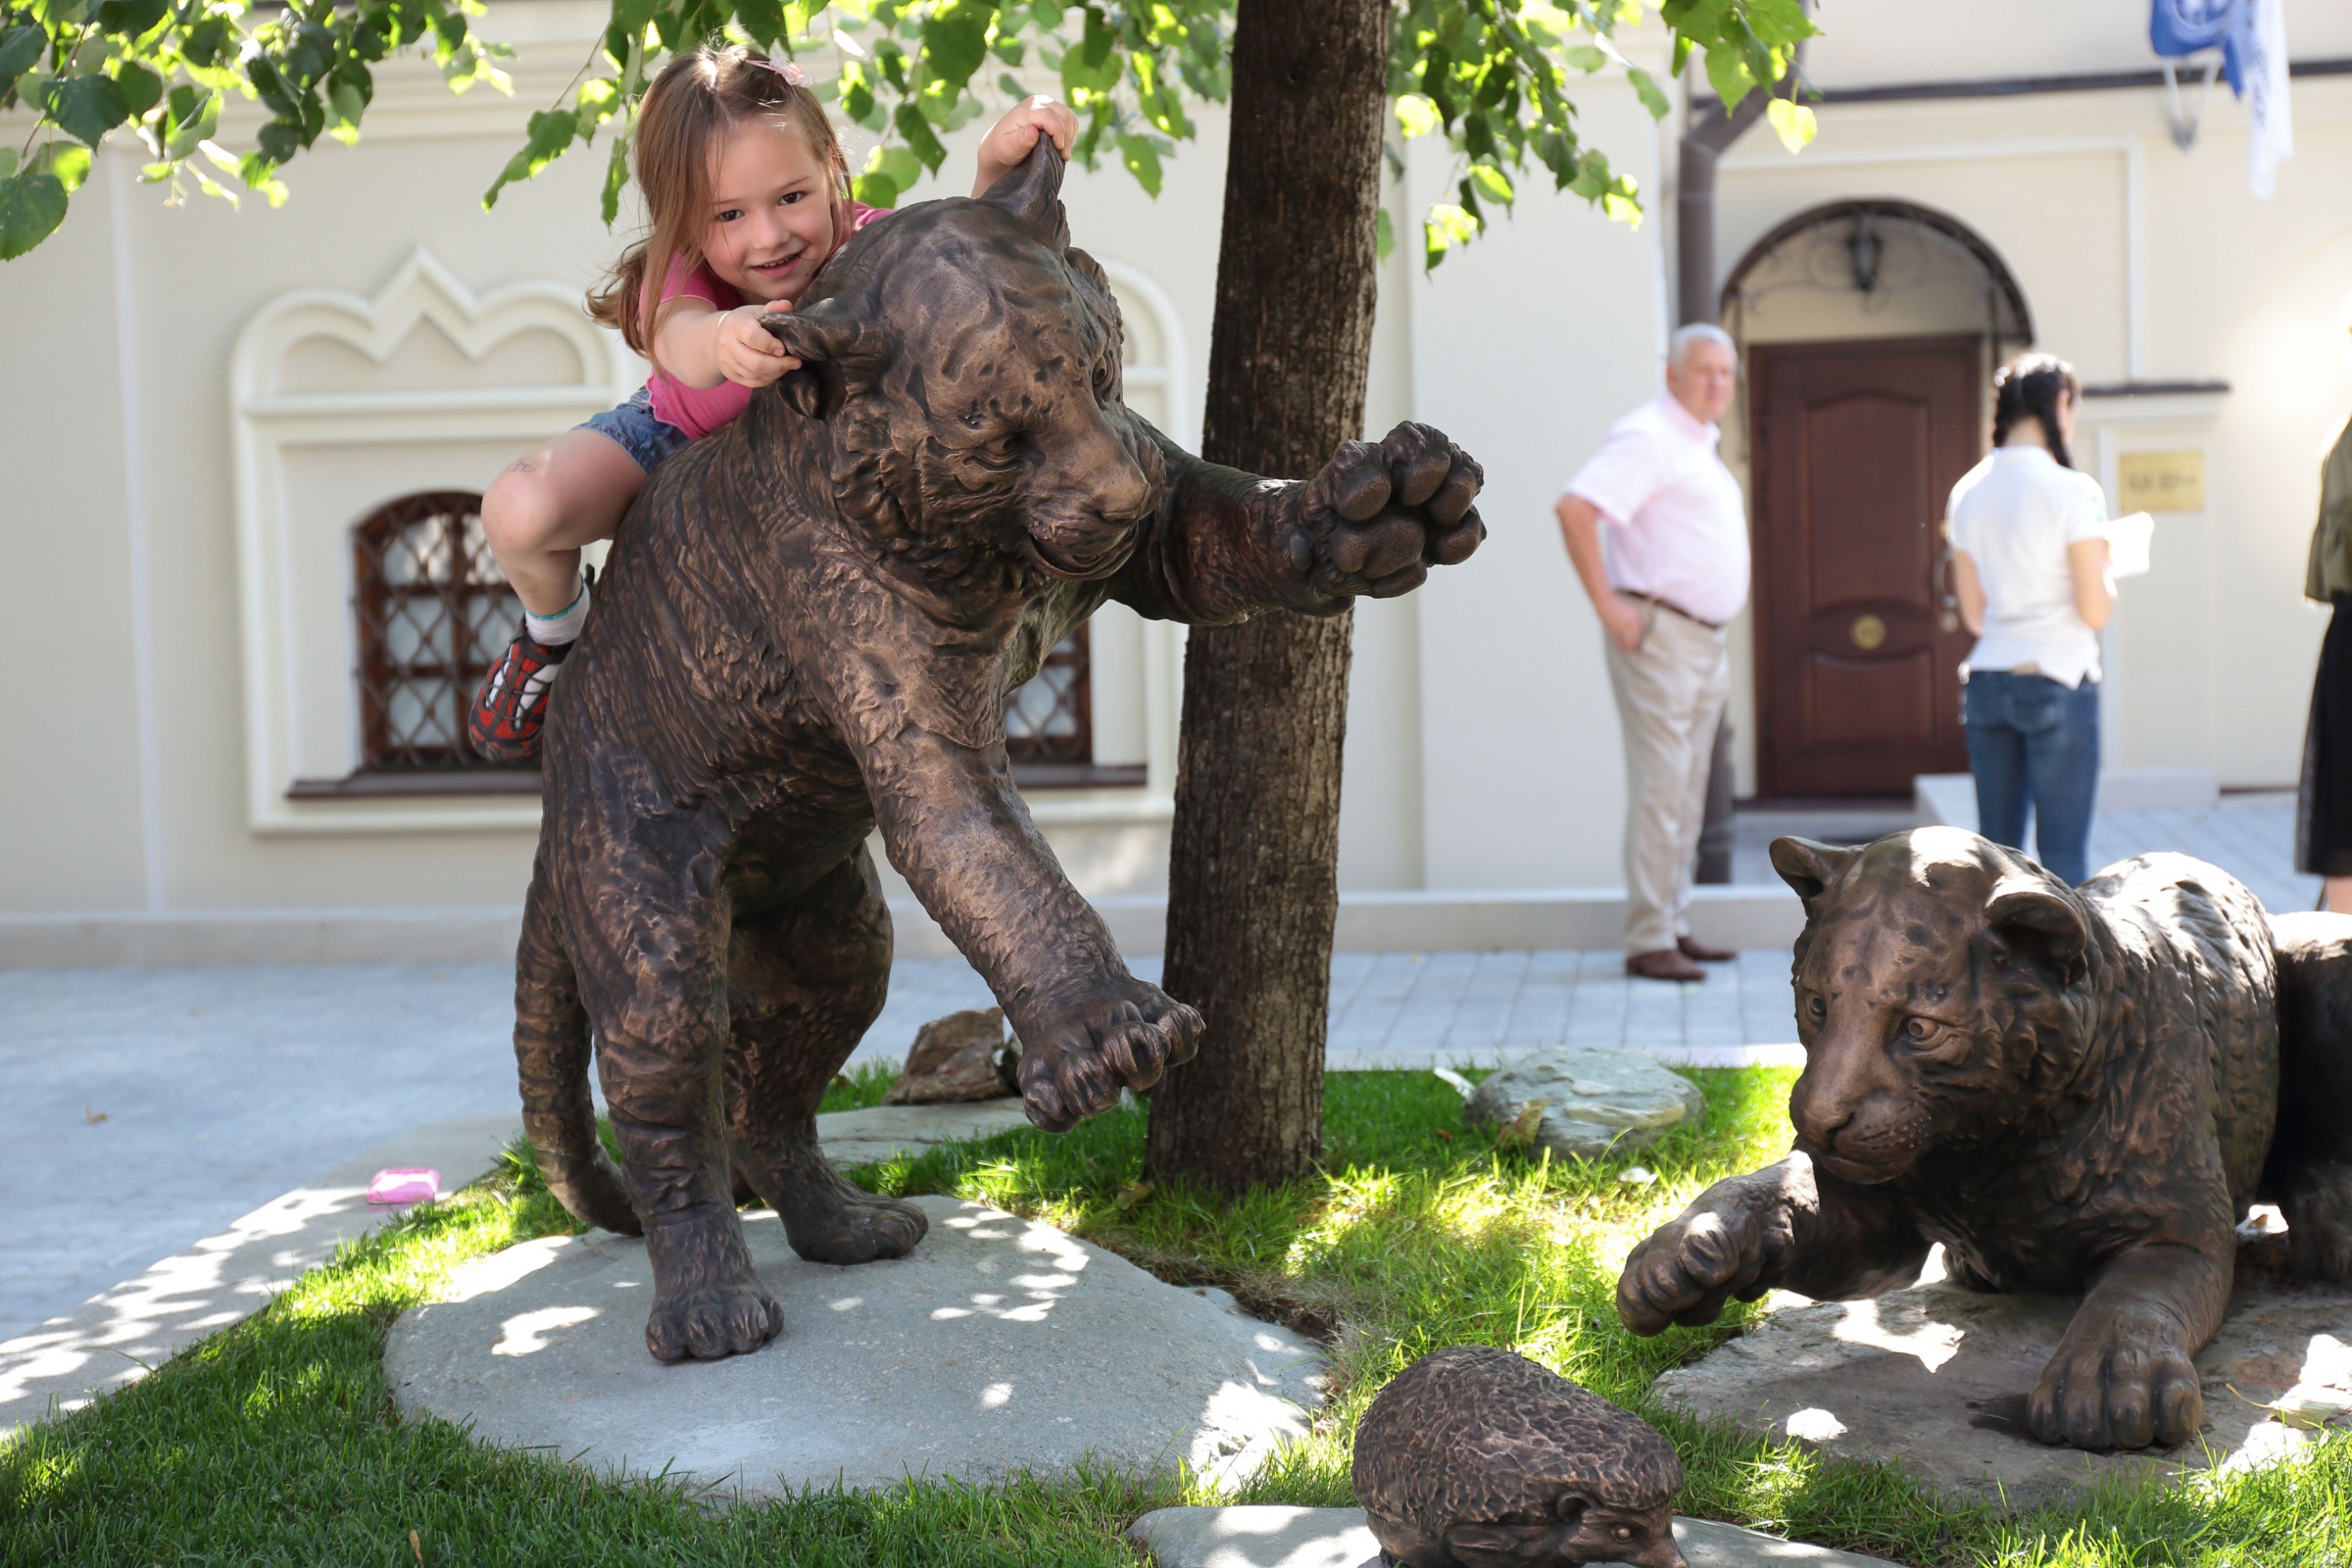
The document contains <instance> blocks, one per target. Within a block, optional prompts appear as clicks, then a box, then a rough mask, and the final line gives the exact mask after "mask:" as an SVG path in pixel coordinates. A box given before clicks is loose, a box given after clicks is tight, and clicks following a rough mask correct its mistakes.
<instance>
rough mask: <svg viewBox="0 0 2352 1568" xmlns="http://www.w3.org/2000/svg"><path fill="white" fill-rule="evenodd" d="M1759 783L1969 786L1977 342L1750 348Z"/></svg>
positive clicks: (1837, 787)
mask: <svg viewBox="0 0 2352 1568" xmlns="http://www.w3.org/2000/svg"><path fill="white" fill-rule="evenodd" d="M1751 355H1752V360H1751V364H1750V368H1749V376H1748V410H1749V415H1748V427H1749V432H1750V440H1749V444H1748V450H1749V452H1750V453H1751V454H1752V458H1751V461H1752V463H1753V472H1752V475H1751V479H1752V492H1753V495H1754V503H1755V534H1756V564H1755V606H1756V613H1755V628H1756V709H1757V715H1756V716H1757V741H1758V747H1757V759H1756V760H1757V772H1758V775H1759V778H1758V784H1759V785H1760V787H1761V790H1762V793H1764V794H1766V795H1775V796H1834V795H1872V796H1901V797H1905V798H1908V797H1909V796H1910V794H1911V780H1912V778H1913V776H1914V775H1916V774H1920V773H1953V772H1965V771H1967V768H1968V744H1967V740H1966V738H1965V736H1964V735H1963V733H1962V730H1961V726H1960V673H1959V671H1960V661H1961V660H1962V659H1964V658H1966V657H1967V654H1968V647H1969V641H1970V639H1969V636H1968V634H1967V632H1966V631H1964V630H1962V629H1961V627H1960V623H1959V618H1958V616H1957V615H1956V614H1954V613H1952V612H1951V610H1950V608H1949V606H1948V605H1947V604H1946V602H1945V597H1944V595H1945V589H1944V586H1943V583H1942V580H1941V579H1942V558H1943V509H1944V502H1945V501H1946V499H1948V498H1949V496H1950V494H1951V489H1952V485H1953V484H1954V482H1956V481H1957V480H1958V479H1959V478H1960V476H1961V475H1962V474H1964V473H1966V472H1967V471H1968V470H1969V468H1970V467H1971V466H1974V465H1975V463H1976V462H1977V460H1978V459H1979V458H1980V457H1981V456H1982V455H1983V452H1984V441H1985V438H1984V433H1983V422H1984V409H1985V392H1984V390H1983V386H1982V384H1981V383H1982V381H1983V379H1984V368H1983V367H1984V349H1983V346H1982V344H1981V343H1980V342H1979V341H1978V340H1977V339H1975V338H1895V339H1880V340H1867V339H1865V340H1860V341H1850V342H1839V343H1782V344H1769V345H1763V346H1759V347H1757V348H1755V349H1754V350H1752V351H1751Z"/></svg>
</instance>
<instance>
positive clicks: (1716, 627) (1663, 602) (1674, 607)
mask: <svg viewBox="0 0 2352 1568" xmlns="http://www.w3.org/2000/svg"><path fill="white" fill-rule="evenodd" d="M1617 597H1618V598H1620V599H1639V600H1641V601H1642V603H1643V604H1645V605H1655V606H1657V607H1658V608H1659V609H1660V610H1671V611H1673V612H1674V613H1676V614H1678V615H1680V616H1682V617H1683V618H1684V619H1685V620H1695V621H1697V622H1698V623H1699V624H1700V625H1701V626H1704V627H1706V628H1707V630H1709V631H1721V630H1723V628H1724V627H1725V626H1726V625H1727V624H1729V622H1726V621H1720V620H1709V619H1707V618H1706V617H1705V616H1704V615H1693V614H1692V613H1691V612H1689V611H1688V610H1685V609H1684V608H1683V607H1682V606H1680V605H1678V604H1676V603H1675V602H1674V601H1673V600H1671V599H1660V598H1659V597H1658V596H1657V595H1656V594H1643V593H1636V592H1634V591H1633V590H1632V589H1630V588H1620V589H1618V590H1617Z"/></svg>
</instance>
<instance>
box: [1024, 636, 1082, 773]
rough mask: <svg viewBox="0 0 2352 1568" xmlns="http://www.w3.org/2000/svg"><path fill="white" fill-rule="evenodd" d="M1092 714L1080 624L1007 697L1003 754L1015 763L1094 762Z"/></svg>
mask: <svg viewBox="0 0 2352 1568" xmlns="http://www.w3.org/2000/svg"><path fill="white" fill-rule="evenodd" d="M1093 714H1094V703H1093V694H1092V693H1091V691H1090V690H1089V688H1088V681H1087V658H1086V628H1085V627H1084V626H1080V627H1079V628H1078V629H1077V630H1076V631H1074V632H1072V633H1070V634H1069V635H1068V636H1067V637H1064V638H1063V639H1062V640H1061V641H1060V642H1059V643H1057V644H1055V645H1054V651H1053V652H1052V653H1050V654H1048V655H1047V656H1046V662H1044V663H1043V664H1041V665H1039V666H1038V671H1037V673H1036V674H1035V675H1034V676H1032V677H1030V679H1029V680H1028V681H1027V682H1026V683H1024V684H1023V685H1021V686H1020V687H1019V688H1017V689H1016V690H1015V691H1014V692H1013V694H1012V695H1011V696H1010V697H1009V698H1006V699H1005V753H1006V754H1007V755H1008V756H1009V757H1010V758H1011V759H1012V760H1013V761H1014V762H1015V763H1016V764H1018V763H1054V762H1059V763H1076V764H1080V765H1084V764H1086V763H1089V762H1092V761H1093V760H1095V727H1094V718H1093Z"/></svg>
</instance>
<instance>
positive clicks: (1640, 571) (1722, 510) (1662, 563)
mask: <svg viewBox="0 0 2352 1568" xmlns="http://www.w3.org/2000/svg"><path fill="white" fill-rule="evenodd" d="M1720 434H1721V432H1719V431H1718V430H1717V429H1716V428H1715V426H1713V425H1711V424H1702V423H1700V422H1699V421H1698V420H1696V419H1694V418H1692V417H1691V413H1690V411H1689V410H1688V409H1685V408H1684V407H1683V406H1682V405H1681V404H1680V403H1677V402H1676V401H1675V400H1674V394H1672V393H1671V392H1661V393H1659V394H1658V395H1657V397H1655V398H1654V399H1652V400H1651V401H1649V402H1647V403H1644V404H1643V405H1642V407H1640V408H1638V409H1636V410H1635V411H1634V412H1633V413H1631V414H1629V415H1627V416H1626V417H1624V418H1622V419H1619V420H1618V421H1617V422H1616V424H1615V425H1613V426H1611V427H1610V430H1609V434H1608V438H1607V439H1606V440H1604V441H1602V442H1601V444H1600V450H1599V451H1598V452H1595V453H1594V454H1593V461H1591V462H1590V463H1588V464H1586V465H1585V466H1584V467H1582V468H1581V469H1579V470H1578V471H1577V475H1576V477H1575V478H1573V479H1571V480H1569V481H1568V493H1569V494H1570V495H1572V496H1582V497H1584V499H1585V500H1587V501H1590V502H1591V503H1593V510H1594V511H1596V512H1598V513H1599V514H1600V518H1601V521H1603V522H1605V523H1608V524H1609V525H1610V526H1609V529H1608V531H1607V532H1606V533H1604V534H1603V535H1602V536H1601V543H1602V547H1603V548H1602V553H1603V554H1604V555H1605V556H1606V557H1607V558H1608V567H1609V586H1610V587H1612V588H1615V589H1616V590H1618V591H1619V592H1620V593H1638V594H1647V595H1649V596H1650V597H1651V598H1652V599H1662V600H1664V601H1665V602H1666V603H1668V604H1670V605H1672V606H1674V608H1675V609H1677V610H1679V611H1681V612H1682V613H1684V614H1686V615H1695V616H1697V617H1698V618H1699V619H1701V620H1707V621H1713V622H1714V623H1715V624H1717V625H1721V624H1723V623H1724V622H1726V621H1728V620H1730V619H1731V618H1732V617H1733V616H1734V615H1737V614H1739V613H1740V606H1741V605H1743V604H1745V603H1746V602H1747V507H1746V503H1745V501H1744V499H1743V498H1742V497H1741V496H1740V481H1739V480H1737V479H1735V478H1733V477H1732V472H1731V470H1730V469H1729V468H1726V467H1725V466H1723V460H1722V459H1721V458H1719V457H1717V456H1716V455H1715V443H1716V441H1717V440H1718V439H1719V438H1720Z"/></svg>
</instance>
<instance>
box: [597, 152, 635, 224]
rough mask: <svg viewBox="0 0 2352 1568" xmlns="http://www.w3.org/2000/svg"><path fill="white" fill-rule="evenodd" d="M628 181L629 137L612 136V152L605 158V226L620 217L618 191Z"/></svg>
mask: <svg viewBox="0 0 2352 1568" xmlns="http://www.w3.org/2000/svg"><path fill="white" fill-rule="evenodd" d="M628 182H629V138H628V137H626V136H615V137H613V154H612V156H611V157H610V158H608V159H606V160H605V191H604V209H603V210H604V215H605V226H606V227H607V228H611V227H612V226H613V223H614V222H615V221H618V220H619V218H620V193H621V190H622V189H623V188H624V187H625V186H626V185H627V184H628Z"/></svg>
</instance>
